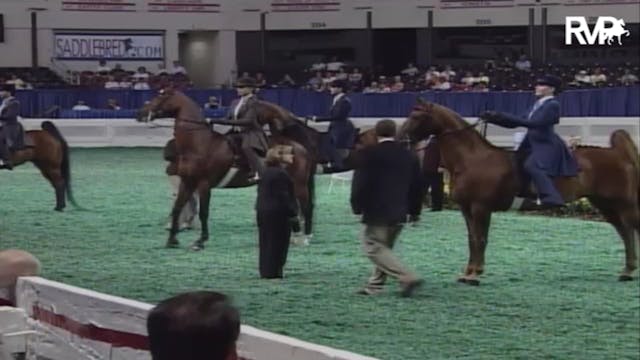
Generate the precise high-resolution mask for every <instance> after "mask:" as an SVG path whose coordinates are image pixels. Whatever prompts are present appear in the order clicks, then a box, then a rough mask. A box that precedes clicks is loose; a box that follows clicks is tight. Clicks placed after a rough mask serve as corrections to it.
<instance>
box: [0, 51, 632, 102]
mask: <svg viewBox="0 0 640 360" xmlns="http://www.w3.org/2000/svg"><path fill="white" fill-rule="evenodd" d="M547 73H551V74H553V75H556V76H559V77H560V78H561V79H562V80H563V87H564V88H588V87H610V86H628V85H634V84H638V83H639V80H638V75H639V74H640V69H639V68H638V64H631V63H625V64H619V65H607V66H605V65H599V64H590V65H584V64H578V65H573V66H567V65H554V64H547V65H537V66H534V65H533V64H532V63H531V61H530V60H529V59H528V58H527V57H526V55H521V56H520V58H519V59H518V60H516V61H511V59H510V58H508V57H505V58H503V59H502V60H500V61H496V60H490V61H486V62H484V64H477V65H475V66H463V67H454V66H451V65H439V66H438V65H433V66H428V67H420V66H416V65H415V64H414V63H408V64H407V66H406V67H405V68H404V69H403V70H401V71H399V72H398V73H397V74H375V73H371V72H369V71H366V70H364V69H363V68H361V67H359V66H356V65H353V64H347V63H345V62H342V61H339V60H338V59H336V58H333V59H332V60H331V61H329V62H326V63H315V64H312V65H311V66H310V67H309V68H308V69H307V70H305V71H304V72H301V73H297V74H293V73H290V74H284V75H283V76H282V77H279V76H278V77H272V76H269V75H268V74H267V75H265V73H262V72H257V73H253V74H250V73H248V72H244V73H242V74H241V76H253V77H254V78H255V79H256V82H257V85H258V87H259V88H300V89H306V90H313V91H318V92H324V91H328V85H329V84H330V83H331V82H332V81H333V80H335V79H342V80H345V81H347V82H348V84H349V91H352V92H364V93H395V92H406V91H425V90H438V91H501V90H528V89H531V88H532V87H533V84H534V83H535V80H536V78H538V77H539V76H541V75H542V74H547ZM67 75H68V76H67V78H68V82H67V83H64V81H63V80H62V79H61V78H60V77H59V76H57V75H56V74H55V73H54V72H53V71H51V70H49V69H46V68H39V69H36V70H33V69H30V68H24V69H16V68H13V69H4V70H3V69H0V83H11V84H14V85H15V86H16V89H19V90H21V89H33V88H56V87H61V86H66V87H83V88H92V89H98V88H102V89H111V90H119V89H131V90H150V89H151V90H153V89H159V88H162V87H165V86H167V85H172V86H174V87H176V88H178V89H182V90H184V89H188V88H191V87H193V83H192V82H191V80H190V79H189V75H188V74H187V70H186V69H185V68H184V67H183V66H182V65H181V64H180V62H178V61H174V62H173V64H172V66H171V68H169V69H167V68H165V66H164V64H158V65H157V69H155V70H154V71H150V70H149V69H147V68H145V67H142V66H141V67H138V68H137V69H136V70H135V71H132V70H130V69H124V68H123V67H122V65H121V64H118V63H116V64H113V67H111V66H109V65H108V64H107V62H106V61H100V62H99V63H98V64H97V66H96V68H95V69H93V70H86V71H70V72H69V73H68V74H67Z"/></svg>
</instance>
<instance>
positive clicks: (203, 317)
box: [147, 291, 240, 360]
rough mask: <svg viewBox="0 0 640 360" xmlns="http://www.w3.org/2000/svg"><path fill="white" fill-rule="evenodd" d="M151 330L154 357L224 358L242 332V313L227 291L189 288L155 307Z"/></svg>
mask: <svg viewBox="0 0 640 360" xmlns="http://www.w3.org/2000/svg"><path fill="white" fill-rule="evenodd" d="M147 331H148V333H149V349H150V352H151V357H152V359H153V360H179V359H189V360H224V359H226V358H227V357H228V356H229V354H230V353H231V352H232V351H234V348H235V343H236V341H237V340H238V337H239V335H240V314H239V312H238V310H237V309H236V308H235V307H233V306H232V305H231V302H230V299H229V298H228V297H227V296H226V295H224V294H221V293H217V292H213V291H197V292H189V293H184V294H180V295H177V296H174V297H172V298H169V299H166V300H164V301H162V302H161V303H159V304H158V305H157V306H156V307H154V308H153V309H152V310H151V312H150V313H149V316H148V318H147Z"/></svg>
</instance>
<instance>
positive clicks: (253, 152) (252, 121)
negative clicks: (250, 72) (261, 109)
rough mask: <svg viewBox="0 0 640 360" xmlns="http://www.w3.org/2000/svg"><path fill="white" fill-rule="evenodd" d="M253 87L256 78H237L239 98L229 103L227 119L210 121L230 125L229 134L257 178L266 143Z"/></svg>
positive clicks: (266, 146) (260, 169)
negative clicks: (237, 142) (239, 145)
mask: <svg viewBox="0 0 640 360" xmlns="http://www.w3.org/2000/svg"><path fill="white" fill-rule="evenodd" d="M255 87H256V80H255V79H253V78H240V79H238V82H237V83H236V88H237V91H238V95H240V98H239V99H237V100H234V101H233V102H232V103H231V106H230V108H229V114H228V116H227V120H223V119H213V120H212V121H211V123H212V124H221V125H230V126H232V128H231V131H230V133H229V136H230V137H231V138H232V139H233V140H234V141H236V140H237V141H239V142H240V143H241V149H242V152H243V153H244V155H245V157H246V158H247V161H248V163H249V166H250V167H251V170H252V171H254V172H255V175H256V176H255V179H257V178H258V177H259V174H260V173H261V172H262V168H263V166H262V162H261V160H260V157H261V155H264V154H265V153H266V152H267V149H268V143H267V136H266V135H265V133H264V130H263V129H262V125H260V123H259V122H258V112H257V110H256V106H257V102H258V99H257V98H256V97H255V96H254V95H253V90H254V89H255Z"/></svg>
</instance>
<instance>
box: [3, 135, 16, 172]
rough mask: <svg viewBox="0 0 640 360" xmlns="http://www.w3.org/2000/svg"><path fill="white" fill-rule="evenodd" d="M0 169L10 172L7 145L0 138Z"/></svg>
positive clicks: (11, 167) (10, 166)
mask: <svg viewBox="0 0 640 360" xmlns="http://www.w3.org/2000/svg"><path fill="white" fill-rule="evenodd" d="M0 169H9V170H12V169H13V166H12V165H11V160H9V147H8V146H7V143H6V142H5V141H4V140H2V139H1V138H0Z"/></svg>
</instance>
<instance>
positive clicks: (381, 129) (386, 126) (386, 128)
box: [376, 119, 396, 138]
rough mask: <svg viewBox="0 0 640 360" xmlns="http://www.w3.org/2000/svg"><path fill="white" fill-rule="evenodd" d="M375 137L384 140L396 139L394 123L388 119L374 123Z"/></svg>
mask: <svg viewBox="0 0 640 360" xmlns="http://www.w3.org/2000/svg"><path fill="white" fill-rule="evenodd" d="M376 136H377V137H384V138H392V137H396V123H395V122H394V121H393V120H390V119H384V120H380V121H378V122H377V123H376Z"/></svg>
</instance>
